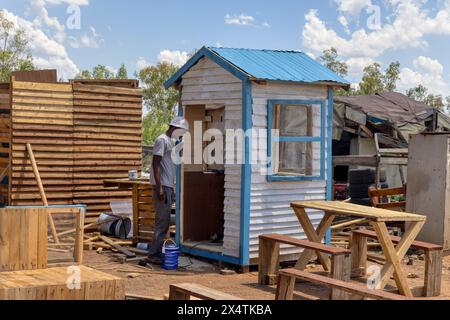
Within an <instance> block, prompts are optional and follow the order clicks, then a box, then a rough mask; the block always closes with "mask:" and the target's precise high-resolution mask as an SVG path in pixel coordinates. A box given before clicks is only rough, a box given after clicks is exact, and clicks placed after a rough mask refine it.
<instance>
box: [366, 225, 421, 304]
mask: <svg viewBox="0 0 450 320" xmlns="http://www.w3.org/2000/svg"><path fill="white" fill-rule="evenodd" d="M372 226H373V227H374V229H375V232H376V233H377V235H378V240H379V241H380V245H381V247H382V248H383V253H384V256H385V257H386V262H388V264H386V265H385V267H384V268H383V270H382V272H381V281H382V285H381V286H382V288H384V286H383V282H385V281H386V279H387V276H388V275H389V276H390V274H391V272H390V271H387V270H391V269H392V270H393V273H394V278H395V282H396V283H397V286H398V290H399V291H400V293H401V294H402V295H405V296H407V297H412V296H413V295H412V292H411V288H410V287H409V285H408V281H407V278H406V275H405V273H404V271H403V269H402V266H401V263H400V259H402V258H403V256H400V255H398V253H397V252H396V250H395V247H394V245H393V244H392V241H391V239H390V236H389V231H388V229H387V227H386V224H385V223H383V222H373V223H372ZM411 242H412V240H411ZM405 245H408V243H406V242H405ZM408 248H409V246H408ZM383 271H384V272H383Z"/></svg>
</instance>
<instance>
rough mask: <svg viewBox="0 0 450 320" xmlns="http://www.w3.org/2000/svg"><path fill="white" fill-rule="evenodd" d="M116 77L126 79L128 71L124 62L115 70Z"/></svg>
mask: <svg viewBox="0 0 450 320" xmlns="http://www.w3.org/2000/svg"><path fill="white" fill-rule="evenodd" d="M116 78H117V79H122V80H125V79H128V71H127V67H125V64H123V63H122V65H121V66H120V68H119V71H117V75H116Z"/></svg>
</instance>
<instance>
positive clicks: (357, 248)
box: [351, 230, 443, 297]
mask: <svg viewBox="0 0 450 320" xmlns="http://www.w3.org/2000/svg"><path fill="white" fill-rule="evenodd" d="M367 238H371V239H377V234H376V233H375V232H373V231H370V230H355V231H353V232H352V236H351V249H352V274H355V275H358V276H359V275H365V274H366V270H367ZM391 240H392V242H393V243H395V244H398V243H399V242H400V241H401V238H400V237H395V236H391ZM411 247H412V248H415V249H420V250H424V251H425V276H424V287H421V288H420V291H421V292H420V293H421V294H420V295H421V296H424V297H437V296H439V295H440V294H441V279H442V252H443V250H442V249H443V247H442V246H440V245H435V244H431V243H426V242H422V241H414V242H413V243H412V245H411Z"/></svg>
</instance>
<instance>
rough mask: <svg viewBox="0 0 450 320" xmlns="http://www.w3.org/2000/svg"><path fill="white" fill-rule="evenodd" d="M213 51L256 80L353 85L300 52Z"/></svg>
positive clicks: (216, 49)
mask: <svg viewBox="0 0 450 320" xmlns="http://www.w3.org/2000/svg"><path fill="white" fill-rule="evenodd" d="M209 49H210V50H212V51H213V52H215V53H217V54H218V55H219V56H221V57H222V58H224V59H225V60H227V61H229V62H231V63H232V64H233V65H235V66H236V67H238V68H239V69H241V70H242V71H244V72H245V73H247V74H249V75H250V76H251V77H253V78H256V79H261V80H275V81H277V80H278V81H295V82H306V83H314V82H322V81H325V82H336V83H342V84H349V82H348V81H347V80H345V79H344V78H342V77H340V76H339V75H337V74H336V73H334V72H333V71H331V70H330V69H328V68H326V67H324V66H323V65H321V64H320V63H319V62H317V61H316V60H314V59H312V58H311V57H309V56H308V55H307V54H305V53H303V52H300V51H278V50H254V49H232V48H209Z"/></svg>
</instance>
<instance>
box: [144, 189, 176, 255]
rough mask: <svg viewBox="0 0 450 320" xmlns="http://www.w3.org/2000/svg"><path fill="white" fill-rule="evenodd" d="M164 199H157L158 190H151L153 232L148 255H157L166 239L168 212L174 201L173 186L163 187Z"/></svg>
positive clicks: (168, 223)
mask: <svg viewBox="0 0 450 320" xmlns="http://www.w3.org/2000/svg"><path fill="white" fill-rule="evenodd" d="M163 190H164V196H165V201H159V199H158V192H157V191H156V190H155V189H154V190H153V206H154V208H155V212H156V217H155V234H154V238H153V243H152V245H151V247H150V251H149V255H157V254H160V253H161V252H162V246H163V244H164V241H166V239H167V232H168V231H169V227H170V213H171V211H172V204H173V203H174V202H175V192H174V190H173V188H169V187H163Z"/></svg>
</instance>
